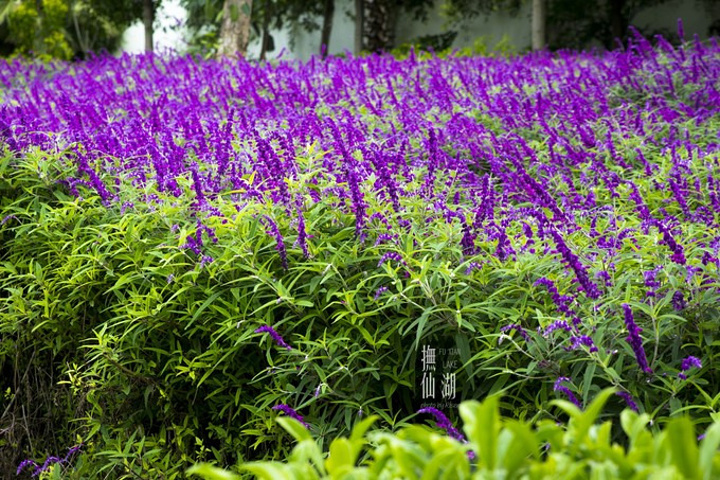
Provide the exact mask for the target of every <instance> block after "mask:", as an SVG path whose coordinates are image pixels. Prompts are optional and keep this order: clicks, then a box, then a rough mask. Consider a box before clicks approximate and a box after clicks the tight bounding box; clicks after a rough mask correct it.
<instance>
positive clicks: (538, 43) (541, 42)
mask: <svg viewBox="0 0 720 480" xmlns="http://www.w3.org/2000/svg"><path fill="white" fill-rule="evenodd" d="M545 21H546V10H545V0H533V2H532V49H533V50H542V49H543V48H545V44H546V39H545Z"/></svg>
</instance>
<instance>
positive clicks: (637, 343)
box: [622, 303, 653, 374]
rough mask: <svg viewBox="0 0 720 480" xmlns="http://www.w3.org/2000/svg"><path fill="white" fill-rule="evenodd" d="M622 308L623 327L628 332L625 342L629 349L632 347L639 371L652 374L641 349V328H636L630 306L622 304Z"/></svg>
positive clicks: (643, 350)
mask: <svg viewBox="0 0 720 480" xmlns="http://www.w3.org/2000/svg"><path fill="white" fill-rule="evenodd" d="M622 308H623V311H624V312H625V326H626V327H627V331H628V336H627V338H626V339H625V340H627V342H628V343H629V344H630V347H632V350H633V352H634V353H635V359H636V360H637V364H638V366H639V367H640V369H641V370H642V371H643V372H645V373H647V374H651V373H653V371H652V369H651V368H650V366H649V365H648V362H647V357H646V356H645V349H644V348H643V342H642V338H641V337H640V333H641V332H642V328H640V327H638V326H637V324H636V323H635V317H634V315H633V312H632V308H630V305H628V304H627V303H623V305H622Z"/></svg>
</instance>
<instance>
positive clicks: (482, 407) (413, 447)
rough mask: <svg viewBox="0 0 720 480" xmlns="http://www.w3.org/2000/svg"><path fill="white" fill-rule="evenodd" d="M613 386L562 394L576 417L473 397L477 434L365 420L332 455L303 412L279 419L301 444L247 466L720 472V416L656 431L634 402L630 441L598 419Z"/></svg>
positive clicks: (323, 474) (467, 419) (510, 475)
mask: <svg viewBox="0 0 720 480" xmlns="http://www.w3.org/2000/svg"><path fill="white" fill-rule="evenodd" d="M612 393H613V391H612V390H605V391H603V392H601V393H600V394H599V395H598V398H596V399H595V400H594V401H593V403H591V404H590V405H589V406H588V408H587V409H586V410H585V411H581V410H580V409H578V408H577V407H576V406H575V405H573V404H571V403H569V402H566V401H562V400H557V401H553V402H552V403H553V404H554V405H556V406H557V407H558V408H560V409H561V410H562V411H563V412H564V413H566V414H567V415H568V417H569V422H568V424H567V426H563V425H559V424H557V423H555V422H552V421H542V422H539V423H537V424H535V425H533V424H531V423H530V422H523V421H517V420H512V419H506V418H502V417H501V416H500V408H499V401H498V398H497V397H488V398H487V399H486V400H485V401H483V402H482V403H479V402H477V401H468V402H463V403H462V404H461V405H460V415H461V416H462V419H463V421H464V430H465V433H466V434H467V438H468V441H467V442H461V441H458V440H456V439H454V438H449V437H448V436H445V435H441V434H438V433H437V432H435V431H433V430H432V429H429V428H427V427H423V426H418V425H412V426H408V427H404V428H402V429H400V430H399V431H398V432H397V433H396V434H393V433H388V432H383V431H374V432H370V433H368V434H366V431H367V430H368V429H369V427H370V426H371V425H372V423H373V422H374V421H375V420H376V417H371V418H368V419H365V420H363V421H361V422H359V423H358V424H357V425H356V426H355V428H354V429H353V431H352V435H351V436H350V437H349V438H346V437H339V438H336V439H335V440H333V441H332V443H330V446H329V448H328V450H327V451H326V452H325V453H324V454H323V450H322V448H321V446H320V445H319V444H318V443H317V442H316V441H315V440H313V438H312V436H311V435H310V433H309V432H308V431H307V429H306V428H305V427H304V426H303V425H302V424H301V423H300V422H299V421H297V420H295V419H293V418H285V417H280V418H278V420H277V421H278V423H279V424H280V425H281V426H282V427H283V428H284V429H285V430H287V432H288V433H290V434H291V435H292V436H293V437H294V438H295V440H296V442H297V445H296V446H295V447H294V448H293V450H292V452H291V453H290V455H288V457H287V458H285V459H284V461H283V462H249V463H245V464H243V465H241V466H240V467H239V471H241V472H249V473H251V474H252V475H254V476H256V477H257V478H262V479H267V480H276V479H280V478H282V479H293V478H296V479H303V480H304V479H312V478H316V479H317V478H327V479H351V478H352V479H361V478H366V479H371V478H372V479H374V478H379V479H391V478H407V479H421V478H422V479H433V478H453V479H465V478H475V479H506V480H511V479H527V480H536V479H537V480H540V479H551V478H552V479H558V480H564V479H583V478H592V479H631V478H632V479H638V478H645V479H670V478H678V479H680V478H683V479H698V480H699V479H711V478H717V477H718V475H720V452H718V446H720V422H716V423H714V424H713V425H712V426H711V427H710V428H709V429H708V430H707V432H706V434H705V435H704V438H703V439H702V440H701V441H700V442H699V444H698V440H696V438H695V433H694V427H693V424H692V422H691V421H690V420H688V419H687V418H683V417H676V418H674V419H673V420H671V421H670V422H669V423H668V424H667V425H666V427H665V428H664V429H662V430H660V429H655V430H654V431H651V430H648V429H647V425H648V423H649V422H650V417H649V416H648V415H647V414H637V413H635V412H633V411H632V410H624V411H623V412H622V414H621V416H620V418H621V425H622V430H623V433H624V436H623V442H622V444H619V443H616V442H613V441H612V429H613V424H612V422H610V421H605V422H602V423H598V419H599V415H600V411H601V410H602V408H603V405H604V404H605V402H606V401H607V400H608V398H609V397H610V395H611V394H612ZM188 473H189V474H195V475H199V476H200V477H202V478H204V479H206V480H232V479H237V478H240V477H239V476H237V475H235V474H233V473H231V472H229V471H226V470H221V469H219V468H216V467H213V466H211V465H210V464H199V465H196V466H194V467H192V468H190V469H189V470H188Z"/></svg>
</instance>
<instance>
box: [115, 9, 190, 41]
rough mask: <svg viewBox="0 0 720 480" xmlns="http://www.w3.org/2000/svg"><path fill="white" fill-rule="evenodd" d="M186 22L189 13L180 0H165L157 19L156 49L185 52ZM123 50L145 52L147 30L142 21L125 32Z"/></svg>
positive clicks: (154, 34)
mask: <svg viewBox="0 0 720 480" xmlns="http://www.w3.org/2000/svg"><path fill="white" fill-rule="evenodd" d="M185 20H187V11H186V10H185V8H183V7H182V6H181V5H180V0H164V1H163V2H162V4H161V6H160V9H159V10H158V12H157V15H156V19H155V31H154V32H153V43H154V44H155V45H154V46H155V49H156V50H158V51H163V50H165V49H173V50H180V51H181V50H183V49H184V48H185V47H186V43H185V41H184V38H185V32H186V28H185V27H184V23H185ZM121 50H122V51H123V52H128V53H142V52H144V51H145V29H144V27H143V24H142V21H141V20H138V21H136V22H135V23H134V24H132V25H131V26H130V28H128V29H127V30H125V32H124V33H123V38H122V47H121Z"/></svg>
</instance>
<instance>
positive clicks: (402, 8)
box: [354, 0, 435, 53]
mask: <svg viewBox="0 0 720 480" xmlns="http://www.w3.org/2000/svg"><path fill="white" fill-rule="evenodd" d="M434 4H435V2H434V1H433V0H355V12H354V13H355V32H356V33H355V52H356V53H358V52H359V51H360V50H367V51H370V52H378V51H384V50H385V51H386V50H390V49H392V48H394V47H395V46H396V44H395V31H396V28H397V20H398V18H399V16H400V14H401V12H404V13H407V14H409V15H411V16H412V17H413V18H414V19H416V20H427V16H428V12H429V11H430V9H432V8H433V7H434Z"/></svg>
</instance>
